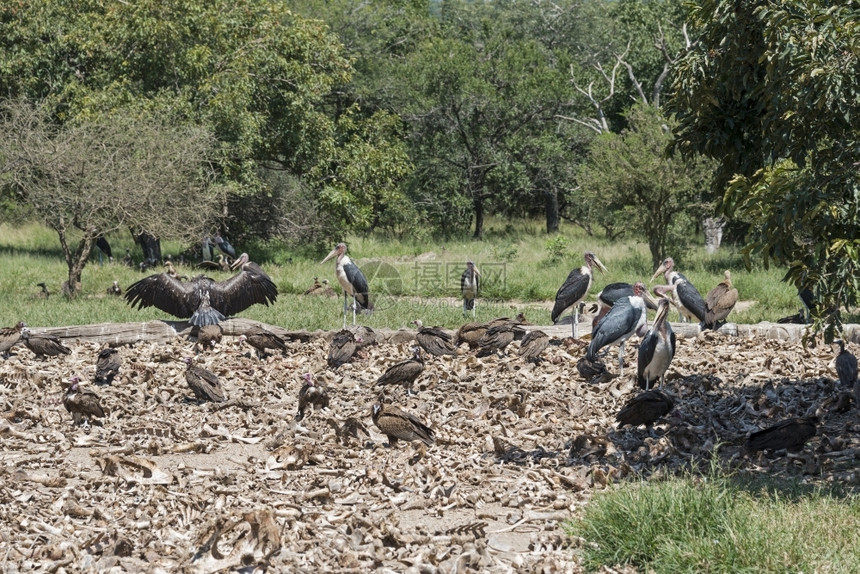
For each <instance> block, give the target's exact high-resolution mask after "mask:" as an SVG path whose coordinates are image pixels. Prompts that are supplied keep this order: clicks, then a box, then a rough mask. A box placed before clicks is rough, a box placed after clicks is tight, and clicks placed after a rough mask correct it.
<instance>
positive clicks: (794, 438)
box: [746, 416, 818, 452]
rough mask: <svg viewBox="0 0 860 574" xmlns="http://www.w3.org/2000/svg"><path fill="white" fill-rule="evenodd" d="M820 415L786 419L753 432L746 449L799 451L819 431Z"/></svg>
mask: <svg viewBox="0 0 860 574" xmlns="http://www.w3.org/2000/svg"><path fill="white" fill-rule="evenodd" d="M817 423H818V417H815V416H812V417H802V418H792V419H786V420H784V421H782V422H779V423H777V424H775V425H773V426H771V427H768V428H766V429H763V430H760V431H756V432H754V433H752V434H751V435H750V436H749V438H748V439H747V442H746V449H747V450H749V451H757V450H781V449H786V450H788V451H790V452H797V451H799V450H802V449H803V445H804V444H806V441H808V440H809V439H810V438H812V437H814V436H815V433H816V432H818V429H817V426H816V424H817Z"/></svg>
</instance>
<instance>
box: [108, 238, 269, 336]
mask: <svg viewBox="0 0 860 574" xmlns="http://www.w3.org/2000/svg"><path fill="white" fill-rule="evenodd" d="M232 268H233V269H237V268H240V269H241V271H239V273H237V274H236V275H233V276H232V277H231V278H229V279H227V280H225V281H215V280H214V279H211V278H209V277H206V276H205V275H198V276H197V277H194V278H193V279H192V280H191V281H180V280H179V279H177V278H175V277H171V276H170V275H168V274H167V273H157V274H155V275H150V276H149V277H145V278H143V279H141V280H140V281H137V282H136V283H134V284H132V285H131V286H130V287H129V288H128V289H127V290H126V292H125V299H126V301H127V302H128V304H129V305H131V306H132V307H135V306H137V308H138V309H142V308H144V307H156V308H158V309H160V310H162V311H164V312H165V313H170V314H171V315H173V316H174V317H179V318H180V319H186V318H189V317H190V319H189V320H188V322H189V323H191V324H192V325H197V326H198V327H202V326H205V325H217V324H218V323H219V322H220V321H222V320H224V319H225V318H227V317H229V316H231V315H235V314H236V313H241V312H242V311H244V310H245V309H247V308H248V307H250V306H251V305H254V304H257V303H260V304H263V305H266V306H268V305H269V303H274V302H275V301H276V300H277V298H278V288H277V286H276V285H275V283H274V282H273V281H272V280H271V279H270V278H269V276H268V275H266V273H265V272H264V271H263V270H262V269H261V268H260V266H259V265H257V264H256V263H254V262H252V261H250V260H249V259H248V254H247V253H243V254H242V255H240V256H239V258H238V259H236V261H235V262H234V263H233V265H232Z"/></svg>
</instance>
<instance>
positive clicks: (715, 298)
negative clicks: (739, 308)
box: [704, 269, 738, 329]
mask: <svg viewBox="0 0 860 574" xmlns="http://www.w3.org/2000/svg"><path fill="white" fill-rule="evenodd" d="M737 302H738V290H737V289H736V288H735V287H734V285H732V273H731V271H729V270H728V269H726V271H725V272H724V274H723V280H722V281H721V282H720V283H719V284H718V285H717V286H716V287H714V288H713V289H711V290H710V291H708V294H707V295H706V296H705V325H704V326H705V328H706V329H716V328H718V327H719V326H720V321H725V319H726V317H728V316H729V313H731V312H732V309H734V308H735V304H736V303H737Z"/></svg>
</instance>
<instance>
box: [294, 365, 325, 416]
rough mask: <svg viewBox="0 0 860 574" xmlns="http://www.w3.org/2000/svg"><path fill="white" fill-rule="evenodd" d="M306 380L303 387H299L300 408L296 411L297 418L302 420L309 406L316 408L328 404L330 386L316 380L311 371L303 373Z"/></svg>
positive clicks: (321, 407)
mask: <svg viewBox="0 0 860 574" xmlns="http://www.w3.org/2000/svg"><path fill="white" fill-rule="evenodd" d="M302 378H303V379H304V380H305V382H304V383H303V384H302V388H301V389H299V410H298V412H297V413H296V417H295V418H296V420H297V421H300V420H302V419H303V418H305V409H307V408H308V406H309V405H310V406H313V407H314V409H315V410H316V409H324V408H326V407H327V406H328V402H329V398H328V387H326V386H325V385H322V384H319V383H317V382H315V381H314V376H313V375H312V374H310V373H305V374H304V375H302Z"/></svg>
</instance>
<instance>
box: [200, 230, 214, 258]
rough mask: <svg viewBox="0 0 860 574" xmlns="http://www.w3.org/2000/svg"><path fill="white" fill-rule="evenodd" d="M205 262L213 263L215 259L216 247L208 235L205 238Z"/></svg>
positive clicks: (203, 245)
mask: <svg viewBox="0 0 860 574" xmlns="http://www.w3.org/2000/svg"><path fill="white" fill-rule="evenodd" d="M202 247H203V261H212V260H213V259H215V246H214V245H212V239H211V238H210V237H209V236H208V235H207V236H206V237H204V238H203V243H202Z"/></svg>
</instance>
